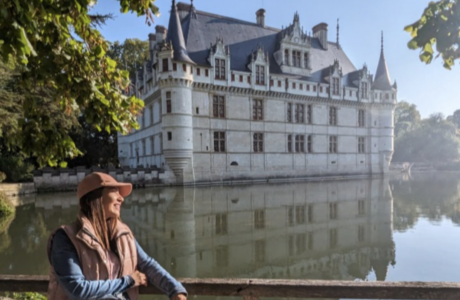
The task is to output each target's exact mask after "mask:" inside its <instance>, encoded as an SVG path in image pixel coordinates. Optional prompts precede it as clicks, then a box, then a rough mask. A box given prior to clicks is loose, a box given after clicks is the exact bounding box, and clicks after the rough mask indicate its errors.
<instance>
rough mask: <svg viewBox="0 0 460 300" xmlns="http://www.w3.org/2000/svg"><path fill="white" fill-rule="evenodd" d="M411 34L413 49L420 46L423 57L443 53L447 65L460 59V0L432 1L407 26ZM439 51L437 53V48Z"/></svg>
mask: <svg viewBox="0 0 460 300" xmlns="http://www.w3.org/2000/svg"><path fill="white" fill-rule="evenodd" d="M404 29H405V30H406V31H408V32H409V33H410V34H411V37H412V39H411V40H410V41H409V43H408V47H409V48H410V49H414V50H415V49H420V51H421V53H420V60H421V61H422V62H425V63H426V64H429V63H431V61H432V60H433V57H438V56H441V57H442V59H443V62H444V67H445V68H446V69H449V70H450V69H451V67H452V66H453V65H454V62H455V60H457V59H460V0H440V1H436V2H433V1H432V2H430V3H429V4H428V7H427V8H425V10H424V12H423V14H422V16H421V18H420V19H419V20H417V21H416V22H414V23H413V24H410V25H407V26H406V27H405V28H404ZM433 48H435V49H436V52H437V53H438V54H437V55H436V56H435V51H434V49H433Z"/></svg>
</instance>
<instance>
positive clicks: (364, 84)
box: [361, 82, 367, 99]
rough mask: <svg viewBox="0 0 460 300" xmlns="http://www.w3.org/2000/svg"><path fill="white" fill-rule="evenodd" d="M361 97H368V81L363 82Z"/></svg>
mask: <svg viewBox="0 0 460 300" xmlns="http://www.w3.org/2000/svg"><path fill="white" fill-rule="evenodd" d="M361 98H362V99H367V82H361Z"/></svg>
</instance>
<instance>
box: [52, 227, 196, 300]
mask: <svg viewBox="0 0 460 300" xmlns="http://www.w3.org/2000/svg"><path fill="white" fill-rule="evenodd" d="M135 242H136V249H137V270H138V271H140V272H142V273H144V274H145V275H146V276H147V279H148V281H149V283H150V284H152V285H154V286H155V287H157V288H158V289H159V290H161V291H163V292H164V293H165V294H166V295H167V296H168V297H169V298H172V296H174V295H175V294H187V291H186V290H185V288H184V287H183V286H182V284H181V283H180V282H178V281H177V280H175V279H174V278H173V277H172V276H171V275H170V274H169V273H168V272H167V271H166V270H165V269H163V267H162V266H160V264H159V263H158V262H156V261H155V260H154V259H153V258H151V257H150V256H148V255H147V253H145V252H144V250H143V249H142V248H141V247H140V246H139V244H138V243H137V241H135ZM50 259H51V264H52V265H53V268H54V271H55V273H56V277H57V279H58V280H59V284H60V285H61V286H62V287H63V288H64V291H65V292H66V294H67V296H68V297H69V298H70V299H72V300H80V299H104V300H105V299H107V300H108V299H128V296H127V295H126V294H125V295H123V293H124V292H125V291H127V290H128V289H129V288H130V287H131V286H132V284H134V279H133V278H132V277H131V276H129V275H126V276H123V277H121V278H118V279H111V280H86V278H85V275H83V271H82V269H81V266H80V259H79V258H78V254H77V250H76V249H75V247H74V245H73V244H72V242H71V240H70V238H69V237H68V236H67V234H66V233H65V232H64V230H62V229H60V230H58V231H57V232H56V234H55V235H54V238H53V245H52V248H51V257H50Z"/></svg>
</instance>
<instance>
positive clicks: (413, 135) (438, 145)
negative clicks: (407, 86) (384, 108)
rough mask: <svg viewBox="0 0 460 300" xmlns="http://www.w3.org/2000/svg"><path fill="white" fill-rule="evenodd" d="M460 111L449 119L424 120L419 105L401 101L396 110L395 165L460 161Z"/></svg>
mask: <svg viewBox="0 0 460 300" xmlns="http://www.w3.org/2000/svg"><path fill="white" fill-rule="evenodd" d="M459 128H460V109H458V110H456V111H455V112H454V113H453V114H452V115H450V116H448V117H447V118H446V117H445V116H444V115H443V114H442V113H434V114H432V115H430V116H429V117H428V118H426V119H422V118H421V117H420V112H419V111H418V110H417V107H416V105H414V104H410V103H408V102H405V101H401V102H399V103H398V104H397V106H396V110H395V149H394V154H393V161H394V162H434V163H445V162H453V161H458V160H459V159H460V130H459Z"/></svg>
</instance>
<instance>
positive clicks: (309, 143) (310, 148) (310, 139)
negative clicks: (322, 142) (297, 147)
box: [307, 135, 313, 153]
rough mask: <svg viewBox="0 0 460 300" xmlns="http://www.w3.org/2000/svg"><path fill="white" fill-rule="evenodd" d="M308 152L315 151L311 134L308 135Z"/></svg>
mask: <svg viewBox="0 0 460 300" xmlns="http://www.w3.org/2000/svg"><path fill="white" fill-rule="evenodd" d="M307 152H308V153H312V152H313V137H312V136H311V135H309V136H308V137H307Z"/></svg>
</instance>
